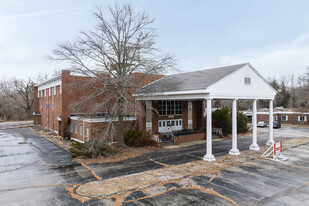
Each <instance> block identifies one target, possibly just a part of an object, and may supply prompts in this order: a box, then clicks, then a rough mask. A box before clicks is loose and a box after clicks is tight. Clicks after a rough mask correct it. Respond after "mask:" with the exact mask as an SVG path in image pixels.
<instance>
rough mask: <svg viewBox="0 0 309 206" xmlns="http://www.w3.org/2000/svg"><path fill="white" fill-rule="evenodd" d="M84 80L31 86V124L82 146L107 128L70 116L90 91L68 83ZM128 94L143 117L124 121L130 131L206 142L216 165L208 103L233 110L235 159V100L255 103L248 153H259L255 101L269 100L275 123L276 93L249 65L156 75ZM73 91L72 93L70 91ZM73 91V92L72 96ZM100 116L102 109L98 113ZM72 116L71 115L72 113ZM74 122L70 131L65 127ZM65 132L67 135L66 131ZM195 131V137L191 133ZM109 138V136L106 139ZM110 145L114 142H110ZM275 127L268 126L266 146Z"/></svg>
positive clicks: (66, 76)
mask: <svg viewBox="0 0 309 206" xmlns="http://www.w3.org/2000/svg"><path fill="white" fill-rule="evenodd" d="M74 81H75V82H78V81H87V79H85V77H75V76H71V75H70V72H69V71H63V72H62V75H61V76H60V77H56V78H54V79H51V80H48V81H45V82H43V83H40V84H38V85H36V87H35V107H34V113H35V117H34V119H35V123H36V124H41V125H42V126H44V127H46V128H49V129H51V130H54V131H56V132H58V133H59V134H60V135H61V136H70V135H71V137H73V139H75V140H77V141H81V142H85V141H87V140H89V139H91V136H92V135H93V133H92V131H93V128H96V129H98V128H99V129H102V128H104V127H106V126H107V122H108V121H115V122H117V119H109V118H107V117H104V116H103V117H100V116H98V117H91V118H90V117H86V116H83V115H80V114H74V112H72V111H71V113H68V111H69V105H70V104H72V103H74V102H76V101H78V100H79V99H80V98H82V97H83V95H85V94H86V93H87V92H89V91H88V90H85V88H84V89H81V88H79V87H74V88H72V87H69V86H67V85H69V83H72V82H74ZM145 85H146V86H144V87H141V88H140V89H138V90H137V91H136V92H134V94H133V96H132V101H136V103H137V104H140V105H143V108H144V113H145V116H141V115H137V116H136V115H135V114H134V115H129V116H126V117H125V119H124V120H125V121H126V123H127V125H129V127H127V128H129V129H130V128H132V127H133V125H134V126H135V128H137V129H138V130H148V131H150V132H151V134H152V135H157V134H163V133H169V134H171V135H172V137H173V138H174V139H177V140H178V142H185V141H190V140H196V139H205V136H206V139H207V154H206V155H205V156H204V160H207V161H214V160H215V157H214V156H213V155H212V129H213V128H212V118H211V114H212V105H211V104H212V100H214V99H224V100H230V101H232V102H233V106H232V148H231V150H230V152H229V154H231V155H238V154H239V150H238V149H237V100H238V99H247V100H252V102H253V115H252V120H253V125H254V126H253V132H252V144H251V145H250V149H251V150H259V145H257V129H256V122H257V113H256V102H257V100H259V99H261V100H268V101H269V122H270V123H271V124H272V122H273V100H274V97H275V95H276V91H275V90H274V89H273V88H272V87H271V86H270V85H269V84H268V83H267V81H266V80H265V79H264V78H263V77H262V76H261V75H260V74H259V73H258V72H257V71H256V70H255V69H254V68H253V67H252V66H251V65H250V64H248V63H245V64H238V65H232V66H226V67H219V68H213V69H207V70H201V71H195V72H188V73H181V74H176V75H170V76H166V77H164V78H162V76H154V78H151V79H148V81H146V82H145ZM71 90H72V91H73V92H72V91H71ZM70 91H71V92H70ZM98 112H100V111H98ZM72 113H73V114H72ZM70 123H71V125H72V123H75V125H74V126H73V127H72V126H71V127H69V124H70ZM68 130H69V131H68ZM192 131H193V133H192ZM106 136H107V138H108V135H106ZM109 141H116V140H114V139H113V140H111V139H109ZM273 142H274V140H273V128H272V127H269V140H268V141H267V144H268V145H270V144H272V143H273Z"/></svg>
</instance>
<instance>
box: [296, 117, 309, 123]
mask: <svg viewBox="0 0 309 206" xmlns="http://www.w3.org/2000/svg"><path fill="white" fill-rule="evenodd" d="M298 121H299V122H307V116H298Z"/></svg>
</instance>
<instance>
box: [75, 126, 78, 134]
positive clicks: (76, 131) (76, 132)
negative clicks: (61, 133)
mask: <svg viewBox="0 0 309 206" xmlns="http://www.w3.org/2000/svg"><path fill="white" fill-rule="evenodd" d="M75 134H78V128H77V125H76V126H75Z"/></svg>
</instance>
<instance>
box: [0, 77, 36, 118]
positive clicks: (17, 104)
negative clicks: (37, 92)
mask: <svg viewBox="0 0 309 206" xmlns="http://www.w3.org/2000/svg"><path fill="white" fill-rule="evenodd" d="M33 86H34V82H33V81H32V80H31V79H30V78H29V79H28V80H23V79H16V78H12V79H9V80H5V79H3V80H2V81H1V82H0V91H1V93H2V98H1V102H0V106H1V108H0V110H1V111H0V112H1V113H2V116H3V117H5V119H10V118H12V119H14V120H24V119H31V118H32V110H33Z"/></svg>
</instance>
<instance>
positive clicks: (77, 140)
mask: <svg viewBox="0 0 309 206" xmlns="http://www.w3.org/2000/svg"><path fill="white" fill-rule="evenodd" d="M71 140H74V141H76V142H80V143H85V142H83V141H81V140H79V139H76V138H73V137H71Z"/></svg>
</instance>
